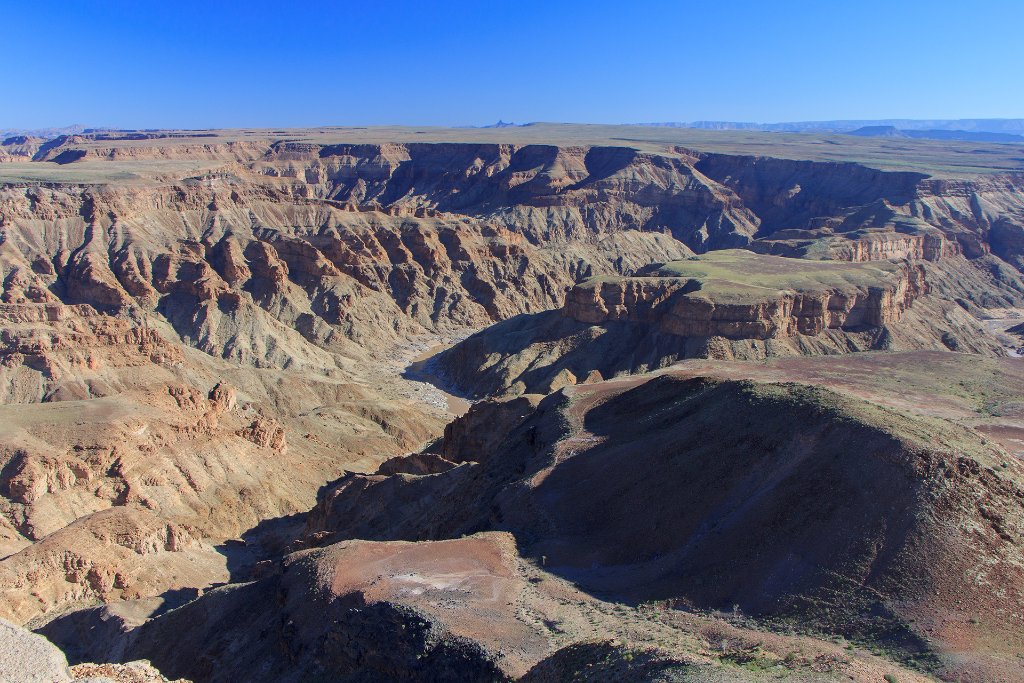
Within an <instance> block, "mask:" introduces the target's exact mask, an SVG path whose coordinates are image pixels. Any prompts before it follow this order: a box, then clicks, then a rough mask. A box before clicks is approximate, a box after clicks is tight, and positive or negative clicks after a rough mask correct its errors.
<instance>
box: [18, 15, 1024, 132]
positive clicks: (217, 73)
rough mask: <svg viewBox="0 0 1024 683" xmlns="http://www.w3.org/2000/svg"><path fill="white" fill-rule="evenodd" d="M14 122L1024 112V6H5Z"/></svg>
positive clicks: (221, 123)
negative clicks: (1021, 48)
mask: <svg viewBox="0 0 1024 683" xmlns="http://www.w3.org/2000/svg"><path fill="white" fill-rule="evenodd" d="M0 17H2V18H3V25H4V30H3V36H4V38H3V42H2V43H0V45H2V54H3V55H4V57H5V60H4V61H5V62H6V63H5V65H4V67H3V68H2V69H0V74H2V75H0V84H2V89H0V92H2V93H3V97H2V99H0V127H10V128H13V127H23V128H28V127H44V126H58V125H67V124H70V123H85V124H89V125H103V126H116V127H193V128H201V127H227V126H259V127H273V126H307V125H367V124H419V125H464V124H484V123H490V122H493V121H495V120H497V119H499V118H502V119H504V120H506V121H517V122H527V121H574V122H593V123H621V122H640V121H693V120H700V119H714V120H731V121H760V122H774V121H796V120H820V119H838V118H843V119H873V118H974V117H979V118H983V117H1014V118H1015V117H1024V76H1022V73H1024V55H1022V53H1021V50H1020V46H1021V45H1022V44H1024V28H1022V27H1024V2H1020V0H1012V1H1009V0H1000V1H986V0H975V2H972V3H966V2H952V1H937V0H933V1H929V2H925V1H920V0H906V1H900V0H889V1H888V2H876V1H875V0H865V1H862V2H843V1H837V0H831V1H830V0H822V1H820V2H809V1H802V0H798V1H793V2H787V1H786V0H776V1H775V2H764V1H760V2H746V1H744V2H740V1H735V2H728V1H727V0H718V1H717V2H712V1H707V2H694V1H691V0H679V1H677V2H640V1H634V2H610V1H605V0H590V1H589V2H557V1H556V0H549V1H548V2H534V1H533V0H523V1H519V2H509V1H506V2H490V1H486V0H479V1H478V2H463V1H453V2H443V1H438V2H429V1H428V0H424V1H423V2H404V1H399V0H396V1H393V2H386V1H382V0H362V1H361V2H349V1H347V0H340V1H339V0H336V1H334V2H316V1H311V2H302V1H301V0H299V1H296V2H286V1H282V0H278V2H263V1H262V0H253V1H251V2H247V3H229V2H222V1H220V0H206V1H205V2H193V1H191V0H177V1H165V2H148V1H146V0H140V1H137V2H127V1H124V2H115V1H108V2H97V1H80V2H47V1H45V0H37V1H31V0H0Z"/></svg>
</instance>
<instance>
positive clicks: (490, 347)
mask: <svg viewBox="0 0 1024 683" xmlns="http://www.w3.org/2000/svg"><path fill="white" fill-rule="evenodd" d="M953 265H957V266H958V267H959V270H948V271H947V270H942V269H939V268H935V269H931V270H927V272H930V273H931V275H928V274H926V266H925V265H922V262H902V263H898V262H876V263H862V264H848V263H836V262H825V261H811V260H798V261H793V260H788V261H787V260H786V259H783V258H779V257H773V256H756V255H754V254H752V253H750V252H748V251H735V252H730V251H718V252H712V253H710V254H708V255H704V256H701V257H695V258H692V259H690V260H688V261H682V262H678V263H676V264H665V265H660V266H655V267H653V268H652V269H648V270H647V271H644V272H643V273H642V274H641V275H638V276H635V277H628V278H621V277H620V278H595V279H593V280H590V281H587V282H584V283H582V284H580V285H577V286H576V287H574V288H573V289H572V290H570V291H569V292H568V294H567V295H566V303H565V305H564V306H563V307H562V308H561V309H560V310H559V311H557V312H549V313H541V314H537V315H533V316H522V317H519V318H514V319H512V320H509V321H506V322H504V323H499V324H498V325H495V326H492V327H491V328H489V329H487V330H484V331H482V332H479V333H477V334H475V335H473V336H471V337H469V338H467V339H466V340H464V341H462V342H460V343H459V344H457V345H456V346H454V347H453V348H451V349H448V350H447V351H445V352H443V353H442V354H440V355H439V357H438V359H437V364H438V366H439V367H440V368H441V369H442V371H443V372H444V373H445V376H446V377H448V378H449V379H450V380H451V381H452V382H453V383H454V384H455V385H456V386H457V387H459V388H461V389H462V390H463V391H465V392H467V393H468V394H470V395H472V396H474V397H477V398H480V397H485V396H489V395H497V396H513V395H519V394H523V393H548V392H550V391H555V390H557V389H559V388H561V387H563V386H568V385H574V384H578V383H583V382H585V381H591V380H592V379H597V380H600V379H603V378H610V377H614V376H617V375H621V374H630V373H637V372H646V371H649V370H653V369H658V368H662V367H665V366H668V365H671V364H672V363H674V362H676V361H678V360H682V359H684V358H741V359H748V360H762V359H765V358H769V357H774V356H790V355H818V354H839V353H850V352H857V351H870V350H910V349H921V348H931V349H956V350H961V351H966V350H970V351H971V352H975V353H983V354H987V355H1002V354H1003V353H1004V351H1003V349H1002V346H1001V345H1000V343H999V342H998V340H996V339H995V338H994V337H993V336H991V335H990V334H988V333H987V332H985V330H984V329H982V327H981V324H980V323H979V322H978V321H977V320H976V319H974V318H973V317H972V316H971V315H970V314H969V313H968V312H967V311H965V310H964V308H962V307H961V306H958V305H953V304H951V303H950V302H948V301H946V300H944V299H945V298H944V297H942V296H937V295H935V294H933V293H932V292H931V289H932V288H931V286H930V285H929V278H931V277H934V278H936V280H937V281H938V282H939V286H940V288H941V290H942V291H943V292H948V294H947V296H949V298H954V297H955V298H956V299H957V300H958V301H965V300H971V299H973V298H974V297H975V296H976V291H975V290H976V289H979V288H980V289H981V290H983V291H988V292H991V291H994V289H996V288H994V287H989V286H988V285H986V284H981V283H982V281H983V280H985V279H987V276H985V275H984V272H983V271H982V269H977V268H974V267H972V266H971V265H969V264H966V263H964V262H963V259H962V258H961V259H960V260H957V259H950V260H949V261H947V262H944V264H943V268H946V269H950V268H951V267H952V266H953ZM954 273H955V274H954ZM954 283H960V284H954ZM1011 285H1012V283H1009V285H1008V286H1007V291H1008V294H1007V296H1008V299H1007V300H1014V301H1015V300H1017V297H1019V296H1020V293H1019V292H1018V291H1017V290H1015V289H1013V288H1012V286H1011ZM972 292H973V293H972ZM964 305H965V306H968V304H966V303H965V304H964Z"/></svg>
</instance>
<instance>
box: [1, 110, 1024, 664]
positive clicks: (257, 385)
mask: <svg viewBox="0 0 1024 683" xmlns="http://www.w3.org/2000/svg"><path fill="white" fill-rule="evenodd" d="M616 130H618V129H616ZM629 130H631V129H626V130H625V131H624V132H629ZM634 132H636V131H634ZM570 133H571V134H570ZM433 135H434V138H431V136H430V135H427V134H423V135H420V134H418V133H417V132H414V131H403V130H390V129H389V130H373V129H370V130H356V129H352V130H343V129H323V130H296V131H204V132H202V133H198V132H189V131H138V132H123V133H121V132H116V131H113V132H101V133H88V134H76V135H64V136H59V137H55V138H52V139H42V138H32V137H28V136H14V137H11V138H8V139H6V140H3V141H2V144H0V283H2V291H0V618H2V619H5V620H7V621H2V622H0V630H2V633H0V638H3V639H4V640H5V642H6V641H10V642H11V643H16V648H18V649H13V648H15V645H11V648H12V649H10V650H8V652H18V653H24V654H23V655H17V656H15V657H13V658H12V657H11V656H7V653H5V656H6V659H5V658H4V657H0V670H3V667H5V666H6V667H14V666H16V665H17V664H18V662H19V661H20V662H25V661H33V662H39V667H40V668H36V669H32V670H34V671H36V672H37V673H38V672H40V671H44V670H45V671H50V670H51V669H52V671H54V672H57V673H53V674H52V675H50V674H45V675H48V676H50V678H47V679H46V680H51V679H52V680H62V681H63V680H104V677H105V679H106V680H114V681H132V682H133V683H134V682H140V683H148V682H149V681H162V680H174V679H185V680H187V681H194V682H195V683H205V682H214V681H238V680H248V681H308V680H332V681H334V680H338V681H376V680H410V681H413V680H431V681H443V680H449V681H470V680H479V681H499V680H523V681H561V680H573V679H587V680H607V681H613V680H652V681H653V680H658V681H766V680H780V679H782V680H789V681H839V680H851V679H852V680H857V681H883V680H889V681H892V680H899V681H901V682H905V681H929V680H936V679H938V680H946V681H962V682H965V683H966V682H975V681H976V682H981V681H1019V680H1022V679H1021V677H1020V671H1021V670H1022V669H1024V623H1022V622H1021V615H1022V614H1024V594H1022V593H1021V590H1022V586H1024V576H1022V575H1021V567H1022V566H1024V555H1022V551H1021V548H1022V545H1021V543H1022V536H1021V534H1022V533H1024V507H1022V506H1024V464H1022V462H1021V457H1022V456H1024V398H1022V397H1024V370H1021V367H1022V366H1020V365H1019V363H1020V362H1021V361H1020V360H1019V359H1018V358H1017V357H1016V355H1017V349H1018V347H1019V339H1016V340H1015V339H1014V331H1013V330H1014V328H1015V326H1019V325H1020V323H1021V320H1022V319H1024V318H1022V316H1024V280H1022V277H1024V276H1022V270H1024V170H1021V169H1018V170H1007V169H1006V168H1002V167H1000V168H989V169H985V168H984V166H985V163H986V161H985V159H986V158H987V157H985V156H984V154H981V152H979V153H978V154H976V155H975V156H974V157H972V159H975V162H974V163H976V165H977V166H978V167H979V168H981V169H982V170H980V171H972V172H964V173H952V172H949V171H948V170H946V169H947V168H948V167H946V166H944V167H943V168H942V169H941V170H936V171H935V172H926V171H925V170H922V164H923V162H920V163H918V162H916V161H915V163H914V164H910V163H909V162H906V163H904V162H905V161H906V159H910V158H911V157H913V153H908V154H907V155H905V158H898V157H894V158H887V160H886V163H875V162H873V161H871V160H869V159H864V160H859V159H858V158H857V155H858V154H860V150H861V149H863V148H862V147H858V145H871V144H876V143H873V142H870V141H868V142H865V141H863V140H860V139H858V138H854V137H850V139H849V141H846V142H842V143H841V144H842V145H847V146H848V147H844V148H842V149H837V150H835V151H834V152H831V153H830V156H829V155H823V154H815V155H811V156H808V155H806V154H804V153H803V149H802V148H801V149H796V148H787V147H786V146H785V145H780V146H779V147H778V149H772V150H771V153H766V152H765V151H764V149H765V148H764V147H758V148H757V150H756V153H755V152H753V151H751V152H750V153H746V152H744V151H743V150H742V149H740V150H737V149H735V148H734V147H732V146H730V147H728V148H726V147H725V146H723V145H721V144H718V145H717V146H716V145H715V144H710V143H709V144H707V145H703V146H702V145H699V144H697V145H693V144H683V142H682V141H676V142H672V141H660V139H659V141H651V140H649V139H647V138H643V137H638V138H636V141H635V142H631V138H628V137H621V136H615V137H607V138H600V137H599V136H598V138H595V139H585V138H584V137H582V136H581V135H578V134H576V133H573V132H572V131H566V130H563V129H559V128H557V127H554V128H552V129H550V130H548V129H546V128H544V127H541V128H539V129H537V130H531V129H529V128H524V129H498V130H494V131H458V130H456V131H447V132H444V131H442V132H435V133H434V134H433ZM588 135H591V134H590V133H588ZM593 135H596V133H595V134H593ZM636 135H638V136H640V135H641V132H636ZM761 135H763V136H765V137H764V138H763V139H764V140H773V139H774V138H771V134H769V133H764V134H761ZM517 136H518V137H517ZM758 139H760V138H758ZM904 142H905V145H906V146H907V149H910V150H915V149H918V146H919V147H920V149H921V150H925V151H927V152H928V154H932V153H933V152H932V151H931V150H932V149H933V148H932V147H929V146H928V145H930V144H933V143H925V142H922V141H916V140H907V141H901V144H904ZM736 144H737V145H738V144H740V143H736ZM758 144H762V143H758ZM763 144H764V145H766V146H767V145H769V144H770V143H769V142H765V143H763ZM836 144H837V145H839V144H840V143H836ZM872 149H874V148H872ZM924 153H925V152H924V151H922V152H921V154H924ZM958 153H959V152H958ZM975 157H976V158H975ZM914 158H915V159H916V157H914ZM928 158H931V157H928ZM951 163H952V162H950V164H951ZM949 167H952V166H949ZM467 400H468V401H472V406H471V407H470V405H469V403H468V402H467ZM26 628H27V629H30V630H32V631H35V632H36V634H42V636H45V638H46V639H49V641H50V642H47V640H46V639H44V638H43V637H42V636H40V635H36V634H32V633H30V632H29V631H27V630H25V629H26ZM50 643H53V644H55V645H56V646H58V647H59V648H60V649H59V650H57V649H55V648H54V646H53V645H51V644H50ZM19 657H20V659H19ZM68 662H70V663H71V664H72V665H73V666H70V667H69V666H68ZM44 664H45V666H47V667H50V668H48V669H44V668H42V667H43V666H44ZM30 669H31V667H30ZM12 670H13V669H12ZM5 675H7V676H8V677H11V676H14V677H15V678H14V679H12V680H33V679H31V678H24V676H28V675H29V674H9V673H6V671H5ZM33 675H34V674H33ZM17 676H22V677H23V678H22V679H18V678H17ZM39 680H42V679H39Z"/></svg>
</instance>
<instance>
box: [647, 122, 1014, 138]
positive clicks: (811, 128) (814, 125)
mask: <svg viewBox="0 0 1024 683" xmlns="http://www.w3.org/2000/svg"><path fill="white" fill-rule="evenodd" d="M635 125H638V126H661V127H665V128H703V129H706V130H763V131H769V132H774V133H807V132H819V131H820V132H835V133H848V132H853V131H856V130H859V129H863V128H879V127H886V128H895V129H897V130H902V131H958V132H965V133H1009V134H1011V135H1021V136H1024V119H879V120H873V121H872V120H857V119H850V120H837V121H791V122H784V123H743V122H737V121H691V122H689V123H681V122H666V123H638V124H635Z"/></svg>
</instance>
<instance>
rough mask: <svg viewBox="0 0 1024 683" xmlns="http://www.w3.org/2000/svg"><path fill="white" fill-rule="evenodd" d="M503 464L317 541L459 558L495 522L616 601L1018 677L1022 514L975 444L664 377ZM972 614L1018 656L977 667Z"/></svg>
mask: <svg viewBox="0 0 1024 683" xmlns="http://www.w3.org/2000/svg"><path fill="white" fill-rule="evenodd" d="M968 362H969V361H968ZM940 374H941V373H940ZM980 375H981V376H984V373H980ZM878 381H882V380H878ZM925 386H927V383H925ZM862 391H863V388H862V387H858V388H854V389H852V393H860V392H862ZM1010 395H1012V394H1010ZM487 410H488V409H486V408H485V409H484V411H485V412H486V411H487ZM794 424H798V425H800V429H799V430H795V431H794V430H793V429H792V425H794ZM850 443H856V444H858V453H859V454H861V457H856V458H851V457H850V451H849V447H848V444H850ZM494 444H495V448H494V450H493V451H491V452H490V453H488V454H485V455H482V456H481V455H478V454H477V453H476V451H475V449H474V450H473V451H470V452H466V453H463V454H461V457H465V458H468V459H474V460H477V461H479V462H480V464H479V465H472V466H465V465H464V466H462V467H458V468H454V469H450V470H448V471H446V472H443V473H440V474H435V475H432V476H425V477H409V476H403V475H394V476H391V477H380V476H372V477H359V476H353V477H349V478H346V479H345V480H343V481H341V482H338V483H337V484H335V486H334V490H333V491H332V492H331V493H329V494H327V495H324V496H322V497H321V503H320V506H322V507H321V509H320V510H319V512H317V513H315V514H314V515H313V516H312V517H311V521H312V519H313V518H314V517H315V519H316V520H317V525H318V526H316V527H313V528H311V529H310V531H311V535H310V536H309V537H308V538H309V539H310V540H311V541H312V542H333V543H337V542H339V541H342V540H343V539H346V538H353V537H355V538H366V537H372V538H376V539H379V540H388V539H394V538H404V539H412V538H418V539H436V538H458V537H459V536H460V535H461V534H463V533H466V532H467V530H468V529H473V528H479V525H480V524H481V521H480V520H487V521H486V523H485V528H492V529H502V530H508V531H511V532H512V533H514V534H515V537H516V538H517V539H518V540H519V542H520V546H521V550H522V551H523V552H525V554H526V555H527V556H529V557H533V558H535V559H536V560H538V561H540V562H543V563H544V566H546V567H547V568H548V570H549V571H551V572H553V573H556V574H562V575H564V576H566V577H571V579H572V580H573V581H574V582H576V583H577V584H578V585H581V586H583V587H585V588H586V589H587V590H589V591H592V592H596V593H598V594H601V595H618V596H621V597H622V598H624V599H629V600H635V601H645V600H668V599H675V600H680V601H681V603H682V604H686V605H692V606H696V607H699V608H704V609H713V608H717V609H733V610H742V611H743V612H744V613H746V614H758V615H761V616H762V617H770V618H773V619H781V620H783V621H784V622H786V621H791V622H792V623H800V624H802V625H804V626H806V625H807V624H814V628H815V629H819V630H821V629H823V630H825V631H826V632H833V633H839V634H842V635H844V636H845V637H847V638H851V639H853V640H859V639H868V640H871V639H875V638H880V639H882V640H884V641H885V642H886V643H887V647H888V648H890V652H902V653H905V654H904V655H898V656H907V655H910V656H913V657H915V658H918V660H919V661H922V662H931V663H930V664H927V666H930V667H933V668H934V670H936V671H939V670H944V672H945V673H944V674H943V675H948V676H952V677H954V678H955V677H957V676H959V675H964V676H977V677H980V679H985V678H986V677H991V676H995V677H998V676H1000V675H1003V674H1000V673H999V672H1005V671H1007V670H1008V669H1006V668H1005V667H1006V666H1008V660H1006V657H1007V656H1008V654H1009V653H1012V652H1013V648H1014V647H1015V645H1010V644H1009V643H1011V642H1013V643H1016V642H1017V641H1016V640H1015V638H1016V635H1014V634H1016V633H1019V629H1020V617H1019V611H1018V610H1016V609H1015V608H1009V609H1006V608H1005V607H1007V606H1008V605H1019V604H1021V601H1022V600H1024V594H1022V593H1021V592H1020V590H1018V589H1012V588H1008V587H1009V586H1019V585H1020V584H1019V573H1020V566H1021V565H1020V556H1021V553H1022V547H1024V546H1022V542H1021V538H1022V536H1021V533H1022V532H1024V528H1022V527H1021V524H1020V516H1019V510H1020V503H1019V500H1018V499H1019V498H1020V496H1021V495H1024V494H1022V491H1021V489H1020V486H1019V484H1018V483H1017V482H1018V481H1019V479H1018V476H1019V470H1020V465H1019V463H1016V462H1015V461H1013V460H1012V459H1011V460H1007V458H1008V457H1009V456H1008V455H1007V454H1006V453H1005V452H1004V451H1002V450H1001V448H1000V447H999V446H998V445H996V444H993V443H991V442H989V441H988V440H987V439H986V438H985V437H983V436H981V435H980V434H979V433H977V432H974V431H972V430H969V429H966V428H964V427H962V426H958V425H956V424H954V423H953V422H948V423H943V424H941V426H940V425H939V424H938V423H936V422H935V421H934V420H933V419H931V418H922V417H913V416H909V415H906V414H902V413H899V412H896V411H894V410H890V409H884V408H880V407H878V406H877V405H874V404H873V403H871V402H868V401H865V400H863V399H860V398H854V397H852V396H851V392H847V393H845V394H844V395H839V394H836V393H833V392H830V391H827V390H823V389H819V388H814V387H808V386H805V385H794V384H761V383H753V382H732V381H719V380H709V379H703V378H699V379H690V378H686V377H682V378H674V377H672V376H671V375H666V376H663V377H659V378H656V379H651V380H636V381H633V382H617V383H608V384H596V385H593V386H591V387H587V388H586V389H576V390H567V391H564V392H560V393H558V394H554V395H552V396H549V397H547V398H546V399H545V400H544V401H543V402H541V403H540V404H539V405H538V406H537V408H536V410H535V411H534V413H533V414H531V415H530V416H528V417H527V418H526V419H525V420H523V421H522V422H519V423H517V424H513V425H511V429H510V431H509V432H507V433H506V435H505V438H504V439H496V440H495V441H494ZM452 457H453V458H454V459H456V460H457V459H459V457H460V456H459V454H454V453H453V454H452ZM751 473H755V474H754V475H753V476H752V474H751ZM838 501H842V502H841V503H840V502H838ZM396 507H400V508H402V509H403V510H407V509H412V510H416V514H415V516H414V517H406V516H402V515H396V514H395V513H394V512H393V511H394V510H395V508H396ZM330 510H334V511H335V513H333V514H332V513H331V512H329V511H330ZM342 510H343V511H344V512H343V513H342V514H337V511H342ZM474 510H475V512H472V511H474ZM638 510H642V511H643V512H642V513H638V512H637V511H638ZM468 511H469V512H468ZM416 520H419V522H418V523H417V522H416ZM823 539H827V540H823ZM708 576H714V577H715V580H714V581H708V580H703V579H702V577H708ZM975 576H984V577H987V578H985V580H983V581H975V580H972V579H971V578H970V577H975ZM954 605H959V607H954ZM968 613H970V614H976V615H979V616H975V617H974V618H975V619H977V620H980V621H982V622H983V623H985V624H987V625H988V627H989V628H993V629H995V630H996V631H998V632H999V633H1001V634H1004V635H1003V636H1000V638H1008V639H1009V640H1001V641H1000V642H1004V643H1007V645H1005V646H1000V647H999V649H998V651H997V650H996V649H989V647H988V646H987V645H985V646H981V647H979V648H977V649H976V650H975V651H974V653H973V655H972V657H974V659H970V658H968V659H964V658H962V657H961V654H960V650H959V649H958V648H959V646H958V645H957V643H958V642H960V641H959V640H958V638H959V636H958V635H957V631H956V629H957V628H959V627H958V626H954V622H955V623H957V624H959V623H961V622H960V621H958V620H959V619H961V617H958V616H955V615H957V614H968ZM981 615H983V616H981ZM939 623H943V624H945V626H942V627H939V626H938V624H939ZM947 639H948V640H947ZM946 648H949V649H946ZM911 653H912V654H911ZM983 671H988V672H989V674H984V673H981V672H983Z"/></svg>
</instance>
